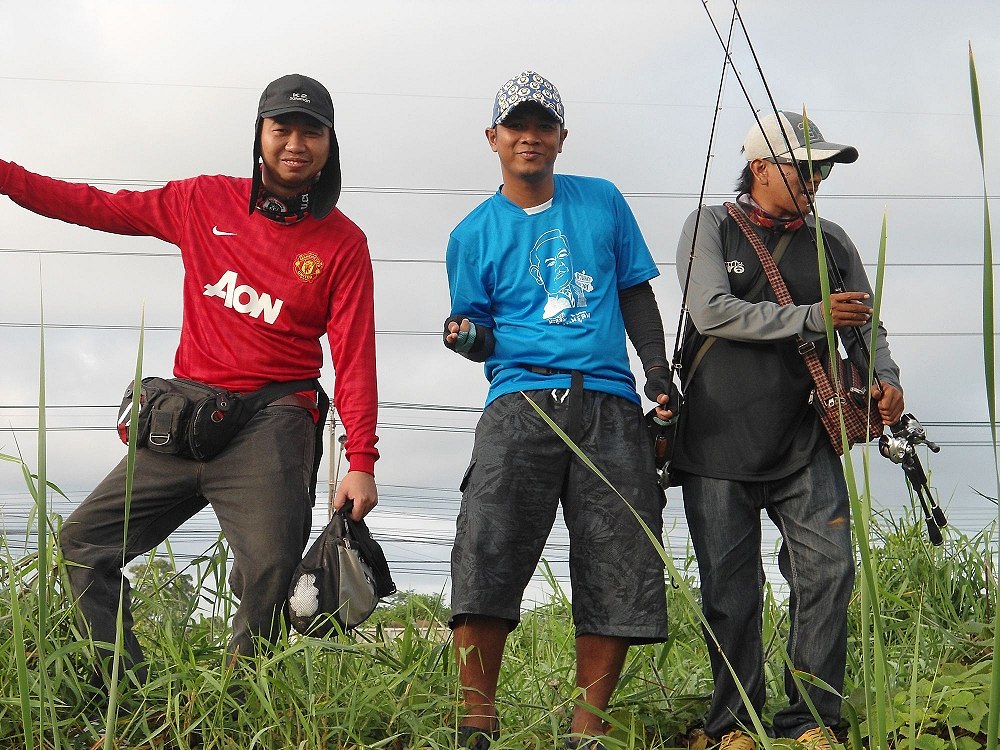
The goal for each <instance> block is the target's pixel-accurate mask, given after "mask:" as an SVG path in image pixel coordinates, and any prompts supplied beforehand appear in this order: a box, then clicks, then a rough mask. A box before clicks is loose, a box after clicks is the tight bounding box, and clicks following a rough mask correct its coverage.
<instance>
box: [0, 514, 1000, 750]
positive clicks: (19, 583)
mask: <svg viewBox="0 0 1000 750" xmlns="http://www.w3.org/2000/svg"><path fill="white" fill-rule="evenodd" d="M53 521H54V526H56V527H57V526H58V519H53ZM872 531H873V543H872V545H871V563H872V568H873V572H874V575H875V576H876V578H877V580H878V581H879V589H878V592H877V593H878V596H879V599H880V602H881V609H880V616H881V618H882V622H883V632H884V645H883V654H884V658H885V670H884V671H885V674H886V680H885V683H886V684H885V688H886V696H887V701H888V706H889V708H888V710H886V711H885V717H886V718H885V719H883V720H880V725H881V726H884V727H885V729H884V731H885V732H886V733H885V735H883V736H882V737H881V738H880V740H881V741H883V742H884V743H885V744H887V745H889V746H891V747H897V748H909V747H913V748H917V747H919V748H931V749H933V748H958V750H971V748H976V747H982V746H983V745H984V744H985V737H986V733H985V732H986V721H987V715H988V709H987V706H988V705H989V690H990V663H991V659H992V636H993V633H992V626H991V624H990V623H991V621H992V619H993V614H994V613H993V611H992V604H991V600H990V599H989V597H985V596H983V592H984V590H985V589H988V588H989V587H990V586H994V585H995V581H993V580H992V576H994V575H995V573H994V571H993V569H992V567H991V547H990V534H991V533H992V530H986V531H984V532H983V533H981V534H979V535H976V536H973V537H966V536H963V535H961V534H960V533H958V532H955V531H954V530H952V532H951V533H950V535H949V537H948V539H947V541H946V544H945V546H944V547H943V548H932V547H930V546H929V545H927V544H926V542H924V541H923V539H922V536H921V535H922V526H921V523H920V521H919V519H917V516H916V513H915V511H914V512H910V513H907V514H906V516H905V518H904V519H900V520H897V519H894V518H892V517H890V516H878V517H876V519H875V522H874V523H873V526H872ZM49 554H50V556H51V558H52V561H53V567H52V570H51V571H50V575H49V576H47V577H43V576H42V575H41V570H40V568H39V566H40V564H41V563H40V561H41V560H42V559H43V558H42V557H39V556H37V555H34V556H29V557H25V558H22V559H18V560H14V559H12V558H11V557H10V555H9V554H6V555H5V556H4V557H3V558H2V559H0V581H2V584H0V586H2V589H3V593H4V599H5V600H6V601H9V602H11V607H10V610H9V611H6V612H4V613H3V614H2V615H0V748H24V747H29V746H34V747H45V748H67V749H70V748H91V747H101V746H103V745H105V744H107V743H110V746H111V747H116V748H119V747H120V748H190V747H204V748H240V749H241V750H245V749H248V748H353V747H365V748H377V747H386V748H394V749H400V750H401V749H402V748H408V747H427V748H444V747H452V746H453V743H454V737H453V732H454V727H455V725H456V721H457V711H458V705H459V704H458V684H457V677H456V672H455V665H454V659H453V656H452V653H451V649H450V643H449V642H448V640H447V633H446V631H445V630H443V629H442V627H441V624H440V623H437V624H434V623H430V624H428V622H427V620H428V615H429V611H430V610H429V607H428V606H427V601H426V597H414V598H413V600H412V602H411V606H410V607H409V608H407V607H406V606H405V604H404V606H403V608H402V610H400V605H399V603H397V605H396V607H395V609H396V611H395V613H394V618H393V619H395V620H398V622H399V624H400V626H401V628H400V630H399V631H398V634H395V632H394V635H393V637H388V636H386V635H385V628H383V624H386V625H387V624H388V622H385V623H376V625H375V626H374V627H373V628H372V629H369V630H364V631H363V632H361V633H359V634H357V635H353V636H351V635H341V636H338V637H335V638H331V639H326V640H319V639H312V638H297V639H293V640H285V641H283V642H281V643H280V644H279V645H278V647H277V649H276V650H275V652H274V654H273V656H271V657H270V658H268V659H263V660H261V661H260V662H259V663H256V664H249V665H242V666H239V667H237V668H235V669H232V668H228V667H227V666H226V660H225V656H224V650H225V643H226V638H227V632H226V629H225V628H224V627H222V624H221V623H222V622H224V620H225V618H226V617H228V615H229V614H230V613H231V607H232V602H231V601H230V600H228V599H227V598H226V597H223V599H222V605H221V608H220V609H219V610H218V611H216V612H214V613H211V614H199V613H198V612H194V613H192V612H191V609H190V607H189V606H188V605H187V604H185V603H184V601H179V599H178V597H177V596H176V591H175V590H174V589H173V588H172V586H171V581H177V580H191V579H192V578H193V580H191V584H192V585H191V591H190V593H189V596H188V598H187V600H188V601H190V600H191V599H190V597H202V596H204V597H207V598H210V599H215V598H217V597H215V591H216V589H217V586H218V584H219V581H218V580H217V573H211V572H209V573H205V572H204V570H209V571H212V570H215V571H223V570H224V569H225V565H226V563H225V559H226V555H227V550H226V548H225V546H224V545H223V544H221V543H220V544H219V545H216V546H215V547H214V548H213V549H212V550H211V551H210V553H209V554H207V555H206V556H205V558H204V561H205V562H206V563H207V564H206V565H203V566H201V567H199V571H202V572H199V573H197V574H196V575H194V574H192V573H191V572H185V571H181V572H180V573H181V576H180V577H177V576H173V575H170V574H169V573H170V571H171V570H172V563H170V560H169V558H155V557H151V558H147V559H146V560H145V561H144V564H145V566H146V568H145V570H147V571H159V573H158V574H155V575H152V574H151V577H152V579H153V580H152V581H151V582H146V583H149V584H150V585H146V584H144V582H142V581H139V582H137V584H136V587H135V590H136V620H137V633H138V635H139V637H140V639H141V640H142V642H143V646H144V648H145V649H146V652H147V655H148V658H149V661H150V665H151V675H150V678H149V681H148V682H147V683H146V684H144V685H134V684H132V683H131V682H130V681H129V679H128V677H127V675H122V677H121V681H120V684H119V688H118V691H119V701H120V702H121V706H120V709H119V711H118V715H117V717H115V718H114V720H113V721H112V722H111V727H112V730H113V731H112V732H111V733H108V732H106V725H107V724H108V722H107V720H106V719H107V717H106V716H105V714H104V713H103V709H101V708H99V707H100V706H101V705H102V699H103V698H105V697H106V696H105V691H104V689H103V688H102V689H96V688H94V687H93V686H91V685H90V684H89V683H88V681H87V679H86V675H87V674H88V669H89V665H90V664H91V663H92V659H93V654H94V645H93V643H91V642H90V640H89V639H88V638H86V637H85V636H84V635H82V634H81V633H80V632H79V630H78V629H77V627H76V625H75V617H74V609H73V604H72V602H71V600H70V597H69V596H68V594H67V591H68V588H67V586H66V584H65V576H64V569H63V567H62V561H61V560H60V558H59V555H58V550H57V549H55V548H51V549H50V550H49ZM160 563H165V564H160ZM693 570H694V563H693V561H691V560H688V562H687V564H686V565H685V566H683V567H682V568H681V569H680V570H679V571H678V573H679V574H680V575H681V576H682V578H683V580H682V581H678V582H676V584H677V585H678V586H681V587H682V588H683V587H687V588H689V589H690V590H692V591H694V590H696V589H695V581H694V573H693ZM162 573H167V575H161V574H162ZM185 576H186V577H187V578H186V579H185V578H184V577H185ZM42 580H45V581H46V586H47V589H46V590H45V591H44V592H42V597H43V598H45V599H47V601H48V602H49V610H48V618H47V619H46V621H45V622H46V625H45V626H44V628H43V627H42V625H41V618H40V614H39V613H40V607H39V601H40V596H39V588H38V586H39V582H40V581H42ZM550 582H551V581H550ZM552 583H554V582H552ZM668 596H669V600H670V603H669V611H670V626H671V636H670V641H669V642H667V643H665V644H662V645H658V646H643V647H641V648H633V649H631V650H630V653H629V659H628V662H627V664H626V667H625V671H624V674H623V677H622V681H621V684H620V687H619V690H618V692H617V693H616V695H615V700H614V703H613V704H612V706H611V708H610V709H609V713H610V718H611V720H612V722H613V724H614V726H615V730H614V732H613V734H612V738H613V739H612V741H609V747H621V748H639V747H643V748H646V747H680V746H683V744H684V735H685V733H686V732H687V731H688V730H689V728H691V727H692V726H694V725H695V724H696V722H697V721H698V719H699V718H700V717H701V716H702V715H703V714H704V713H705V711H706V709H707V705H708V697H709V694H710V692H711V673H710V670H709V666H708V655H707V651H706V648H705V645H704V641H703V638H702V633H701V615H700V611H699V610H698V608H697V606H693V605H692V603H691V602H690V601H689V599H688V597H687V596H685V595H683V594H682V593H681V588H674V587H671V588H670V589H669V594H668ZM765 623H766V624H765V629H766V631H767V633H768V635H769V636H770V637H769V638H768V639H767V640H766V643H767V646H768V653H767V656H768V669H767V676H768V695H769V704H768V706H767V708H766V710H765V712H764V716H763V719H764V720H765V721H766V719H767V717H768V716H769V715H770V714H771V713H772V712H773V711H775V710H777V708H779V707H780V703H781V698H782V694H783V693H782V691H783V688H782V669H783V658H782V653H783V650H784V646H783V643H784V638H785V637H786V633H787V622H786V618H785V614H784V607H783V605H782V603H781V602H779V601H777V599H776V598H775V597H773V596H771V597H769V599H768V606H767V611H766V613H765ZM851 633H852V636H851V638H852V646H851V648H850V650H849V653H850V655H851V658H852V659H853V660H854V661H853V662H852V663H851V664H850V665H849V668H848V688H847V690H848V695H847V698H848V704H849V706H850V709H851V710H850V711H848V713H856V714H857V715H858V716H859V717H860V718H859V723H858V731H859V733H860V735H861V736H862V738H863V740H864V741H865V744H869V741H870V736H869V733H870V731H874V728H873V727H874V725H871V728H870V725H869V720H870V719H871V718H872V717H871V714H870V713H869V709H868V701H867V698H866V696H865V692H866V691H865V686H864V684H863V676H862V675H863V670H862V668H861V664H860V656H859V655H860V654H861V653H863V652H864V647H863V646H864V644H863V643H862V640H863V639H864V638H866V637H867V635H865V631H864V630H863V628H862V611H861V601H860V597H858V598H856V599H855V601H854V602H853V603H852V606H851ZM573 659H574V655H573V631H572V625H571V619H570V617H569V602H568V599H567V597H566V596H565V595H564V594H563V593H562V592H561V591H560V590H559V589H558V588H556V593H555V594H554V595H553V596H552V598H551V599H550V601H549V602H548V603H546V604H545V605H544V606H542V607H540V608H538V609H536V610H534V611H532V612H529V613H527V614H526V616H525V619H524V621H523V623H522V625H521V627H520V628H518V629H517V630H516V631H515V632H514V633H513V634H512V635H511V638H510V641H509V647H508V651H507V656H506V659H505V662H504V668H503V672H502V675H501V681H500V690H499V711H500V715H501V717H502V720H503V726H504V730H505V733H504V736H503V738H502V739H501V741H500V742H499V743H498V744H497V745H496V747H497V748H498V750H505V749H506V748H545V747H552V748H557V747H561V744H560V743H561V738H562V736H564V734H565V732H566V731H567V728H568V720H569V716H570V714H571V712H572V707H573V705H574V701H575V700H577V696H576V695H575V688H574V671H573V670H574V667H573ZM25 695H27V696H29V699H28V700H27V701H25V700H23V698H24V696H25ZM29 727H30V729H28V728H29ZM879 731H882V730H879ZM28 736H30V738H31V739H30V740H28V739H27V737H28ZM29 743H32V744H29ZM870 744H871V745H872V746H874V745H875V744H878V742H877V741H874V740H871V741H870Z"/></svg>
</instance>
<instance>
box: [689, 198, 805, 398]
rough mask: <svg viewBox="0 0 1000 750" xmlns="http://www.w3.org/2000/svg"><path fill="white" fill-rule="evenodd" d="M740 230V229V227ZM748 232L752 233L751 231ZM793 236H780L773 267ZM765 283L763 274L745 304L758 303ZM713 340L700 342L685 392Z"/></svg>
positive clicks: (727, 205) (692, 361) (789, 234)
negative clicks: (758, 297) (758, 296)
mask: <svg viewBox="0 0 1000 750" xmlns="http://www.w3.org/2000/svg"><path fill="white" fill-rule="evenodd" d="M725 205H726V209H727V210H728V209H729V207H730V206H735V204H734V203H727V204H725ZM737 210H738V209H737ZM740 228H741V229H742V227H740ZM750 231H751V232H753V230H752V229H751V230H750ZM745 233H746V232H744V234H745ZM753 234H754V236H755V237H756V236H757V233H756V232H753ZM793 235H794V232H785V233H784V234H783V235H781V239H780V240H778V244H777V245H775V246H774V251H773V252H772V253H770V256H771V259H772V260H773V261H774V264H775V267H777V265H778V263H780V262H781V258H782V256H783V255H784V254H785V250H787V249H788V246H789V245H790V244H791V243H792V236H793ZM758 240H759V238H758ZM751 242H752V240H751ZM761 244H762V245H763V242H761ZM764 252H767V248H766V247H765V248H764ZM767 282H768V277H767V275H766V274H765V275H764V276H761V277H760V278H759V279H757V283H756V284H754V285H753V287H752V288H751V289H750V291H749V293H748V294H747V296H746V297H744V299H745V300H746V301H747V302H759V301H760V300H758V299H755V298H756V297H757V295H758V294H760V293H761V292H762V291H763V290H764V285H765V284H767ZM715 340H716V337H715V336H706V337H705V340H704V341H702V342H701V346H700V347H699V348H698V351H697V352H696V353H695V355H694V359H692V360H691V365H690V366H689V367H688V371H687V377H686V378H685V379H684V390H687V387H688V384H689V383H690V382H691V379H692V378H693V377H694V373H695V371H696V370H697V369H698V365H700V364H701V361H702V360H703V359H704V358H705V355H706V354H708V350H709V349H711V348H712V344H714V343H715Z"/></svg>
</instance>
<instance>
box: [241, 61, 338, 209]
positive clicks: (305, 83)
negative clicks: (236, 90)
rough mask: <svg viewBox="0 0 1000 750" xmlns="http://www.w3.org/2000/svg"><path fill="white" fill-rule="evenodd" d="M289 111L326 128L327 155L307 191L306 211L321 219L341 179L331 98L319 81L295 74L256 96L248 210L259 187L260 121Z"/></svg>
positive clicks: (253, 205) (333, 200) (331, 204)
mask: <svg viewBox="0 0 1000 750" xmlns="http://www.w3.org/2000/svg"><path fill="white" fill-rule="evenodd" d="M292 113H299V114H304V115H308V116H309V117H312V118H315V119H316V120H317V121H318V122H320V123H321V124H323V125H325V126H326V127H328V128H330V156H329V157H328V158H327V160H326V164H324V165H323V170H322V171H321V172H320V175H319V178H318V179H317V180H316V183H315V184H314V185H313V186H312V188H310V190H309V194H310V196H311V200H310V204H309V212H310V213H311V214H312V215H313V216H314V217H316V218H317V219H322V218H324V217H326V216H327V214H329V213H330V211H332V210H333V208H334V206H336V205H337V201H338V200H339V199H340V189H341V179H342V178H341V174H340V144H338V143H337V134H336V132H334V129H333V98H332V97H331V96H330V92H329V91H327V88H326V86H324V85H323V84H322V83H320V82H319V81H317V80H316V79H314V78H310V77H309V76H304V75H301V74H299V73H292V74H291V75H287V76H282V77H281V78H278V79H277V80H275V81H271V82H270V83H269V84H267V88H266V89H264V93H263V94H261V95H260V104H259V105H258V106H257V122H256V125H255V134H254V142H253V172H252V173H251V178H252V182H251V185H250V204H249V211H250V213H251V214H253V212H254V211H255V210H256V208H257V196H258V195H259V194H260V191H261V187H262V186H263V182H262V179H261V173H260V131H261V122H262V121H263V120H264V118H265V117H280V116H281V115H288V114H292Z"/></svg>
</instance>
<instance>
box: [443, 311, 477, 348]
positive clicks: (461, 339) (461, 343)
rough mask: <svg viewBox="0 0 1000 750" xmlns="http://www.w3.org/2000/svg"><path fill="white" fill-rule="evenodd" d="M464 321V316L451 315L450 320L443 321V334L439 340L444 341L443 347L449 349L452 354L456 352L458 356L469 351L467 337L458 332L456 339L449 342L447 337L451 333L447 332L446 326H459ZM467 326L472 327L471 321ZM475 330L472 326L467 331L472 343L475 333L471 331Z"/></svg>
mask: <svg viewBox="0 0 1000 750" xmlns="http://www.w3.org/2000/svg"><path fill="white" fill-rule="evenodd" d="M466 319H467V318H466V317H465V316H464V315H452V316H451V317H450V318H447V319H445V321H444V333H443V334H442V336H441V339H442V340H443V341H444V345H445V346H446V347H448V348H449V349H451V350H452V351H453V352H455V351H457V352H459V353H460V354H465V353H466V352H468V351H469V347H468V346H467V342H468V339H469V336H468V335H466V336H462V333H461V331H460V332H459V334H458V337H457V338H456V339H455V340H454V341H452V342H449V341H448V335H449V334H450V333H451V331H449V330H448V326H449V325H451V324H452V323H455V324H457V325H459V326H461V325H462V321H463V320H466ZM469 324H470V325H472V321H469ZM475 330H476V329H475V326H473V327H472V328H471V329H470V331H469V333H471V335H472V338H473V341H474V340H475V333H473V331H475Z"/></svg>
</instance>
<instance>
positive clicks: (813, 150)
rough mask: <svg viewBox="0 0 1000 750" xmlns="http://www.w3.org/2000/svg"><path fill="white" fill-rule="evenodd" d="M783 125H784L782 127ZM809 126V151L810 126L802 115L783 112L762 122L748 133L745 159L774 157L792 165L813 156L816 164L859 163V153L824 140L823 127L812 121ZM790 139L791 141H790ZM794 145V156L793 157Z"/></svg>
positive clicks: (744, 144) (745, 143) (852, 147)
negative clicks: (807, 137) (806, 131)
mask: <svg viewBox="0 0 1000 750" xmlns="http://www.w3.org/2000/svg"><path fill="white" fill-rule="evenodd" d="M779 123H780V125H779ZM808 125H809V147H808V149H807V148H806V133H805V126H806V122H805V121H803V119H802V115H801V114H796V113H795V112H779V113H778V116H777V117H775V116H774V115H769V116H767V117H762V118H760V125H759V126H758V125H757V124H756V123H755V124H754V126H753V127H752V128H750V132H749V133H747V137H746V140H745V141H744V142H743V156H744V157H746V160H747V161H748V162H751V161H753V160H754V159H772V158H774V157H778V158H779V159H780V158H784V159H789V160H792V161H805V160H806V159H808V158H809V155H812V160H813V161H835V162H841V163H843V164H850V163H851V162H854V161H857V160H858V150H857V149H856V148H854V146H846V145H844V144H842V143H830V142H829V141H827V140H825V139H824V138H823V134H822V133H821V132H819V127H817V125H816V123H815V122H813V121H812V120H809V121H808ZM786 139H787V140H786ZM789 145H791V154H789Z"/></svg>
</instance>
